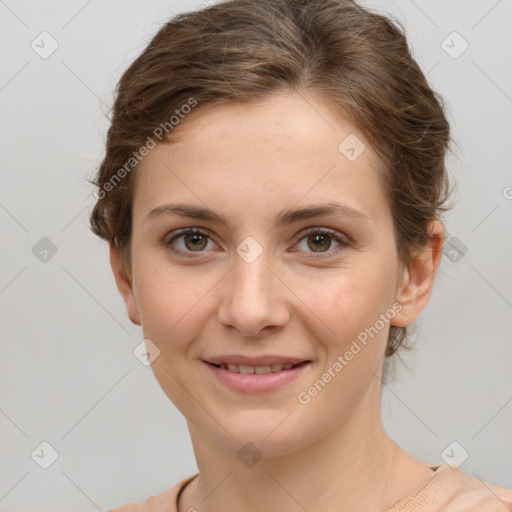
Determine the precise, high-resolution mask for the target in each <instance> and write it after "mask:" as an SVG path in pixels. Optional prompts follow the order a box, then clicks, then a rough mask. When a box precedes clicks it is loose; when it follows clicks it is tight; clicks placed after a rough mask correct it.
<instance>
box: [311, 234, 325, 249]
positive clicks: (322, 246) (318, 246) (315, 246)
mask: <svg viewBox="0 0 512 512" xmlns="http://www.w3.org/2000/svg"><path fill="white" fill-rule="evenodd" d="M311 239H313V240H314V242H313V245H312V244H310V243H309V240H311ZM329 239H330V237H329V235H321V234H317V235H311V236H309V237H308V247H309V248H310V249H313V250H314V251H315V252H322V251H321V249H329V247H330V246H331V242H330V241H329ZM326 240H327V243H325V242H326ZM317 242H319V243H317ZM322 242H324V243H323V244H322ZM317 249H320V251H318V250H317Z"/></svg>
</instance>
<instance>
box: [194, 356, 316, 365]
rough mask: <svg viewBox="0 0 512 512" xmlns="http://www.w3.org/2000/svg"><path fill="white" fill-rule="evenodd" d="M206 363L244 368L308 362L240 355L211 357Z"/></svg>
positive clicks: (291, 358)
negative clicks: (235, 365) (236, 365)
mask: <svg viewBox="0 0 512 512" xmlns="http://www.w3.org/2000/svg"><path fill="white" fill-rule="evenodd" d="M204 361H206V362H207V363H212V364H216V365H219V364H238V365H240V364H241V365H245V366H271V365H273V364H290V363H291V364H299V363H304V362H307V361H310V360H309V359H302V358H299V357H289V356H278V355H268V356H258V357H248V356H242V355H224V356H212V357H209V358H208V359H204Z"/></svg>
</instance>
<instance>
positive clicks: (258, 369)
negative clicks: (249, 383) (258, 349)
mask: <svg viewBox="0 0 512 512" xmlns="http://www.w3.org/2000/svg"><path fill="white" fill-rule="evenodd" d="M294 366H295V365H293V364H292V363H287V364H273V365H271V366H247V365H244V364H231V363H230V364H221V365H220V368H222V369H223V370H229V371H231V372H235V373H242V374H244V375H248V374H250V373H257V374H259V375H263V374H265V373H276V372H280V371H282V370H291V369H292V368H293V367H294Z"/></svg>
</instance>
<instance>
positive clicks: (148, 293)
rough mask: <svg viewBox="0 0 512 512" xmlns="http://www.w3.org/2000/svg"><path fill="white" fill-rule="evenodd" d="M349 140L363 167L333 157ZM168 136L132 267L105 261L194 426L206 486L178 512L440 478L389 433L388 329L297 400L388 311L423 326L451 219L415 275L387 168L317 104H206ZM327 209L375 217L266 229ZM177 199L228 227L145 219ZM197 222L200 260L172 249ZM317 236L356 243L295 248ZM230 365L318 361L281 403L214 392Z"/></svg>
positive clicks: (308, 499) (199, 484) (363, 494)
mask: <svg viewBox="0 0 512 512" xmlns="http://www.w3.org/2000/svg"><path fill="white" fill-rule="evenodd" d="M349 134H355V135H356V136H357V137H358V138H359V139H360V140H361V141H363V142H364V144H365V145H366V149H365V150H364V151H363V152H362V154H361V155H360V156H359V157H358V158H357V159H356V160H355V161H352V162H351V161H349V160H348V159H347V158H346V157H345V156H344V155H343V154H342V153H341V152H340V151H339V150H338V146H339V144H340V142H342V141H343V140H344V139H345V137H347V136H348V135H349ZM174 135H175V136H176V139H175V141H174V142H173V144H170V145H169V144H165V145H164V144H160V145H158V146H157V147H156V148H155V149H153V150H152V151H151V152H150V153H149V154H148V156H146V157H145V158H144V160H143V161H142V162H141V165H140V167H139V169H138V175H137V183H136V191H135V197H134V202H133V229H132V240H131V261H130V266H129V268H126V269H124V272H123V267H122V265H121V263H120V258H119V254H118V253H117V251H116V248H115V247H113V246H111V253H110V254H111V264H112V269H113V272H114V275H115V278H116V282H117V286H118V288H119V291H120V293H121V295H122V296H123V299H124V301H125V303H126V307H127V311H128V315H129V317H130V319H131V320H132V322H134V323H136V324H138V325H142V328H143V331H144V337H145V338H149V339H150V340H151V341H152V342H153V343H154V344H155V345H156V346H157V347H158V348H159V350H160V355H159V357H158V358H157V359H156V360H155V361H154V362H153V364H152V368H153V371H154V374H155V376H156V378H157V380H158V382H159V384H160V386H161V387H162V389H163V390H164V392H165V393H166V394H167V395H168V397H169V398H170V399H171V400H172V402H173V403H174V404H175V405H176V406H177V407H178V409H179V410H180V411H181V412H182V413H183V414H184V416H185V418H186V420H187V423H188V427H189V430H190V435H191V440H192V443H193V447H194V452H195V456H196V460H197V465H198V468H199V477H198V478H196V479H195V480H193V481H192V482H191V484H190V485H188V486H187V487H186V488H185V491H184V492H183V493H182V495H181V498H180V503H179V508H180V511H185V510H188V509H189V508H190V507H195V508H196V509H198V510H200V511H201V512H214V511H215V512H218V511H222V510H244V511H248V512H250V511H261V510H287V511H291V512H293V511H303V510H304V509H306V510H307V511H308V512H317V511H320V510H321V511H323V512H326V511H337V512H339V511H351V512H354V511H356V510H361V511H363V510H364V511H366V512H369V511H370V512H371V511H374V510H375V511H382V510H383V507H384V506H385V507H389V506H391V505H393V503H395V502H396V501H397V500H398V499H399V498H401V497H402V496H404V495H405V494H406V493H408V492H410V491H412V490H413V489H414V488H415V487H417V486H419V485H421V484H423V483H424V482H425V481H426V480H427V479H428V478H429V477H430V476H431V475H432V470H431V469H429V467H428V466H427V465H426V464H424V463H423V462H421V461H419V460H417V459H415V458H414V457H412V456H411V455H409V454H407V453H406V452H405V451H403V450H402V449H401V448H399V447H398V446H397V445H396V443H394V441H393V440H391V439H390V438H389V436H388V435H387V434H386V432H385V431H384V428H383V425H382V420H381V413H380V396H381V389H382V382H381V376H382V366H383V361H384V350H385V347H386V342H387V337H388V330H389V322H388V323H386V325H385V327H384V328H382V329H381V330H380V331H379V333H378V334H377V335H376V336H374V337H373V338H372V339H371V340H370V341H369V342H368V344H367V345H366V346H365V347H364V348H363V349H362V350H361V351H360V352H359V353H358V354H357V355H356V356H354V358H353V359H352V360H351V361H350V362H348V364H347V365H346V366H345V367H344V368H343V370H342V371H341V372H339V373H337V374H336V376H335V377H334V378H332V379H331V381H330V382H329V383H328V384H327V385H326V386H325V388H324V389H323V390H322V391H321V392H319V393H318V394H317V395H316V396H315V397H313V398H312V399H311V401H310V402H309V403H308V404H307V405H304V404H301V403H299V401H298V399H297V396H298V394H299V393H300V392H301V391H305V390H308V388H309V387H310V386H311V385H312V384H313V383H314V382H315V381H317V380H318V379H320V378H321V377H322V374H324V372H325V371H326V370H327V369H328V368H329V367H330V366H332V364H333V362H334V361H336V359H337V357H338V356H339V355H343V354H344V353H345V352H346V351H347V350H348V349H349V347H350V345H351V343H352V341H353V340H355V339H356V338H357V336H358V334H360V333H361V332H362V331H363V330H364V329H365V327H369V326H372V325H374V324H375V322H376V320H378V319H379V315H381V314H385V313H386V311H389V310H390V308H391V309H392V306H393V304H397V303H399V304H401V306H402V309H401V310H400V311H399V312H398V313H396V315H395V316H394V318H392V319H391V325H397V326H407V325H409V324H411V323H412V322H414V320H415V319H416V318H417V317H418V315H419V314H420V312H421V311H422V310H423V308H424V307H425V306H426V304H427V302H428V300H429V297H430V294H431V290H432V286H433V284H434V280H435V276H436V273H437V270H438V267H439V263H440V259H441V249H442V241H443V237H444V228H443V225H442V223H441V222H440V221H433V222H432V223H431V224H430V231H431V234H432V237H431V241H430V243H429V244H428V245H427V247H425V248H423V249H422V250H418V251H415V253H414V254H413V256H414V257H413V260H412V263H411V264H410V265H409V266H408V268H405V267H404V266H403V265H401V262H400V261H399V258H398V254H397V250H396V241H395V236H394V229H393V219H392V216H391V211H390V208H389V201H388V197H387V195H386V191H385V189H384V187H383V184H382V181H381V180H380V175H381V173H382V163H381V162H380V161H379V159H378V157H377V155H376V153H375V152H374V151H373V150H372V148H371V147H370V145H369V143H368V142H367V141H366V139H365V137H364V135H363V134H362V133H360V131H359V130H358V129H357V128H356V127H355V126H353V125H351V124H350V123H349V122H348V121H347V120H346V119H345V118H344V117H343V116H342V115H341V114H340V113H339V112H338V111H335V110H334V109H333V108H332V107H331V106H329V105H328V104H327V103H325V102H323V101H322V99H321V98H319V97H316V96H313V95H312V94H308V95H305V94H297V93H294V92H286V93H279V94H274V95H273V96H272V97H270V98H269V99H267V100H265V101H259V102H258V103H252V104H250V103H249V104H232V103H231V104H228V105H214V106H213V107H208V108H203V109H201V106H200V105H199V106H198V107H196V109H195V110H193V111H192V112H191V113H190V114H189V115H188V116H187V117H186V118H185V120H184V121H182V122H181V124H180V125H179V126H178V127H177V128H176V132H175V134H174ZM334 202H336V203H340V204H343V205H348V206H350V207H352V208H354V209H356V210H358V211H359V212H362V213H364V214H365V215H366V216H367V217H368V221H367V222H363V221H361V220H358V219H353V218H349V217H346V216H334V215H332V214H330V215H324V216H321V217H316V218H310V219H306V220H300V221H297V222H295V223H293V224H289V225H282V226H278V227H274V226H273V220H274V218H275V216H276V215H277V214H278V213H279V212H281V211H283V210H290V209H298V208H305V207H309V206H312V205H323V204H326V203H334ZM170 203H185V204H188V205H194V206H199V207H204V208H209V209H211V210H214V211H216V212H218V213H220V214H222V215H223V216H224V217H225V218H226V219H227V221H228V223H229V227H227V226H225V225H223V224H222V223H219V222H217V221H211V220H206V221H205V220H197V219H189V218H183V217H179V216H177V215H173V214H169V215H162V216H160V217H158V218H150V219H149V220H148V218H147V216H148V213H149V212H150V211H151V210H153V209H154V208H155V207H158V206H160V205H164V204H170ZM187 227H194V228H198V229H201V230H202V231H206V232H207V233H208V234H209V235H210V238H208V237H206V238H205V239H201V238H200V239H199V241H200V242H201V241H202V240H203V242H202V243H199V244H198V242H197V240H196V242H195V243H196V244H198V245H199V246H200V247H199V250H197V249H196V250H194V249H195V247H197V245H196V246H194V243H193V241H191V240H190V237H189V239H188V242H187V238H186V237H185V236H181V237H179V238H177V239H174V241H173V242H172V243H173V246H174V247H175V248H176V249H177V250H181V251H184V252H187V251H188V252H187V254H189V255H190V254H192V257H187V256H186V255H185V256H184V255H179V254H175V253H174V252H172V250H171V249H170V248H169V245H170V244H171V239H172V238H173V236H176V235H177V233H176V231H177V230H179V229H181V228H187ZM306 228H317V229H321V228H331V229H333V230H335V231H336V232H337V233H339V234H340V235H342V236H343V235H344V236H346V237H348V239H349V240H350V242H349V244H348V245H346V246H344V245H340V244H339V243H337V242H336V241H335V239H333V238H329V237H327V239H326V240H325V239H324V242H322V243H320V246H321V247H320V249H317V250H316V251H315V245H314V243H313V242H314V239H315V235H318V234H319V233H318V232H317V231H314V230H313V233H309V234H306V233H305V234H303V235H302V234H301V233H302V232H304V231H305V229H306ZM320 234H321V233H320ZM296 235H299V238H298V239H296V238H295V236H296ZM249 236H250V237H253V238H254V239H255V240H256V241H257V242H258V243H259V244H260V246H261V247H262V248H263V252H262V253H261V254H260V255H259V257H257V258H256V259H255V260H254V261H253V262H251V263H248V262H246V261H245V260H244V259H243V258H241V257H240V256H239V255H238V254H237V252H236V248H237V247H238V246H239V244H240V243H241V242H242V241H244V240H245V239H246V238H247V237H249ZM166 242H167V243H168V245H167V246H166V245H165V243H166ZM186 242H187V243H186ZM308 242H309V243H308ZM125 274H126V275H125ZM221 354H245V355H249V356H257V355H262V354H280V355H287V356H293V357H300V358H304V359H310V360H311V361H312V364H311V365H310V366H309V367H308V368H306V370H305V371H303V372H302V374H301V375H300V376H299V377H298V378H297V379H296V380H295V381H293V382H291V383H288V384H286V385H285V386H283V387H282V388H280V389H278V390H276V391H272V392H266V393H260V394H245V393H240V392H236V391H233V390H230V389H228V388H226V387H225V386H224V385H222V384H221V383H219V382H218V381H217V380H216V378H215V377H214V376H213V375H212V374H211V372H210V371H209V369H208V368H207V367H206V365H205V363H204V362H203V361H202V360H203V359H207V358H208V357H211V356H214V355H221ZM247 442H251V443H253V444H254V445H255V446H256V447H257V448H258V450H259V451H260V452H261V453H262V458H261V459H260V460H259V461H258V462H257V463H256V464H255V465H253V466H252V467H246V466H245V465H244V464H242V463H241V461H240V460H239V459H238V458H237V451H238V450H240V449H241V448H242V447H243V446H244V445H245V444H246V443H247ZM213 490H215V491H214V492H213ZM203 499H204V501H203Z"/></svg>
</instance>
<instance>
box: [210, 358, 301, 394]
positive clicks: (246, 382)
mask: <svg viewBox="0 0 512 512" xmlns="http://www.w3.org/2000/svg"><path fill="white" fill-rule="evenodd" d="M203 362H204V364H206V366H207V367H208V368H209V369H210V371H211V372H212V373H213V375H215V377H217V379H218V380H220V382H222V383H223V384H225V385H226V386H228V387H229V388H231V389H234V390H235V391H240V392H242V393H263V392H265V391H275V390H276V389H279V388H280V387H281V386H284V385H285V384H288V383H289V382H292V381H293V380H295V379H296V378H297V377H298V376H299V375H300V374H301V373H302V372H303V371H304V370H305V369H306V368H308V367H309V365H310V363H309V362H308V363H302V364H300V365H297V366H294V367H293V368H291V369H290V370H281V371H280V372H275V373H263V374H258V373H249V374H243V373H237V372H232V371H230V370H224V369H223V368H218V367H217V366H214V365H213V364H211V363H207V362H206V361H203Z"/></svg>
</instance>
